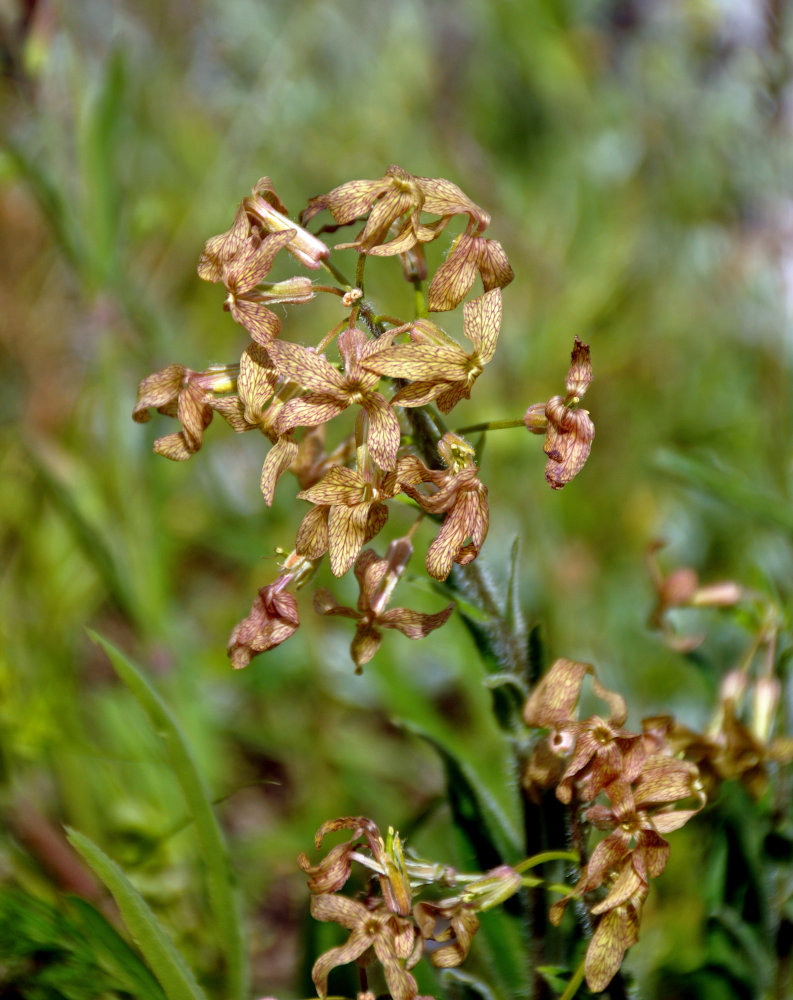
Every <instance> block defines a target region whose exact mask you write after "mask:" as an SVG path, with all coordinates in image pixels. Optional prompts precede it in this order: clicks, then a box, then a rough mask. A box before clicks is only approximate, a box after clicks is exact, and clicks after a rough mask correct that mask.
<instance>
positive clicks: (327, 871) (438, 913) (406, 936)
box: [298, 816, 523, 1000]
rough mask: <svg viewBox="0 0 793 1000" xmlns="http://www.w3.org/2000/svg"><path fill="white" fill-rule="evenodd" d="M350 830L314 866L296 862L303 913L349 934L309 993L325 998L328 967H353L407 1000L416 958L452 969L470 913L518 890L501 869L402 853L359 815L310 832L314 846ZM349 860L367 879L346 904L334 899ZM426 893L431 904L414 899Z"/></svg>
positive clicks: (509, 872) (463, 952)
mask: <svg viewBox="0 0 793 1000" xmlns="http://www.w3.org/2000/svg"><path fill="white" fill-rule="evenodd" d="M339 830H349V831H351V836H350V838H349V839H348V840H347V841H345V842H344V843H342V844H337V845H336V846H335V847H332V848H331V849H330V851H329V852H328V853H327V854H326V855H325V857H324V858H323V859H322V860H321V861H320V862H319V863H318V864H312V863H311V862H310V861H309V859H308V857H307V856H306V855H305V854H301V855H300V857H299V858H298V864H299V865H300V867H301V868H302V870H303V871H304V872H305V873H306V875H308V887H309V890H310V891H311V893H312V896H311V915H312V916H313V917H314V919H315V920H323V921H332V922H334V923H337V924H340V925H341V926H342V927H344V928H345V929H347V930H349V931H350V936H349V938H348V939H347V941H346V942H345V943H344V944H342V945H340V946H339V947H337V948H331V949H330V951H327V952H325V954H324V955H321V956H320V957H319V958H318V959H317V961H316V962H315V963H314V967H313V969H312V972H311V975H312V979H313V980H314V985H315V986H316V988H317V994H318V996H319V997H321V998H322V1000H324V998H325V997H327V995H328V975H329V973H330V972H331V970H332V969H334V968H336V966H340V965H347V964H348V963H350V962H356V963H357V964H358V966H359V967H360V968H362V969H363V968H366V967H368V966H372V965H375V964H379V966H380V967H381V969H382V974H383V977H384V979H385V985H386V987H387V989H388V992H389V994H390V995H391V997H392V998H393V1000H415V998H416V996H417V995H418V986H417V984H416V980H415V978H414V977H413V976H412V975H411V973H410V970H411V969H412V968H414V967H415V965H416V964H417V963H418V962H419V960H420V959H421V958H422V957H423V956H427V957H428V958H429V960H430V962H431V963H432V964H433V965H434V966H435V967H436V968H440V969H448V968H452V967H454V966H458V965H460V964H461V963H462V962H463V961H464V960H465V958H466V957H467V955H468V951H469V949H470V947H471V941H472V940H473V937H474V935H475V934H476V932H477V930H478V928H479V918H478V916H477V913H480V912H481V911H482V910H487V909H489V908H490V907H492V906H496V905H498V904H499V903H502V902H504V900H506V899H508V898H509V897H510V896H512V895H513V894H514V893H515V892H517V890H518V889H519V888H520V887H521V885H522V884H523V880H522V879H521V876H520V875H519V874H518V872H516V871H515V870H514V869H512V868H509V867H508V866H507V865H501V866H499V867H498V868H494V869H493V870H492V871H490V872H486V873H484V874H463V873H460V872H457V871H456V870H455V869H454V868H451V867H448V866H445V865H440V864H433V863H431V862H428V861H424V860H421V859H419V858H416V857H413V856H411V855H410V854H408V853H407V852H405V851H404V849H403V845H402V841H401V839H400V837H399V834H398V833H397V832H395V831H394V830H393V829H390V828H389V831H388V835H387V836H386V837H385V838H383V836H382V834H381V833H380V830H379V829H378V827H377V826H376V824H375V823H374V822H373V821H372V820H370V819H367V818H366V817H363V816H353V817H350V816H348V817H343V818H341V819H336V820H330V821H328V822H326V823H323V824H322V826H321V827H320V828H319V830H318V831H317V835H316V837H315V846H316V848H317V849H318V850H319V848H320V847H321V846H322V841H323V839H324V838H325V836H327V835H328V834H330V833H334V832H336V831H339ZM353 862H356V863H357V864H359V865H361V866H362V867H363V868H364V869H365V870H366V871H367V872H368V874H369V880H370V881H369V884H368V886H367V888H366V889H365V890H364V891H363V893H362V894H361V895H360V898H357V899H353V898H351V897H350V896H345V895H342V894H341V892H340V890H341V889H343V888H344V886H345V885H346V883H347V881H348V879H349V878H350V875H351V872H352V864H353ZM422 893H431V894H432V897H433V898H432V899H431V900H418V899H417V898H416V897H417V896H418V895H420V894H422Z"/></svg>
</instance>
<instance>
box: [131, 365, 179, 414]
mask: <svg viewBox="0 0 793 1000" xmlns="http://www.w3.org/2000/svg"><path fill="white" fill-rule="evenodd" d="M190 374H191V372H190V371H189V369H187V368H185V366H184V365H168V367H167V368H163V369H162V370H161V371H158V372H154V374H153V375H147V376H146V378H144V379H143V380H142V381H141V382H140V384H139V385H138V398H137V400H136V402H135V409H134V410H133V411H132V419H133V420H136V421H137V422H138V423H139V424H145V423H146V422H147V421H149V420H150V419H151V414H150V413H149V407H153V408H156V409H158V410H159V409H160V407H161V406H167V405H168V403H171V402H172V401H174V400H175V399H176V397H177V396H178V395H179V391H180V390H181V389H182V386H183V385H184V384H185V380H186V378H187V376H188V375H190Z"/></svg>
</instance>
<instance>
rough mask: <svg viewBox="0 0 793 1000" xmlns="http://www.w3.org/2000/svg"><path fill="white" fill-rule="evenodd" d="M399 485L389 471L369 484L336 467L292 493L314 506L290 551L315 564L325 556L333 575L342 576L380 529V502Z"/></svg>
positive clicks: (383, 515)
mask: <svg viewBox="0 0 793 1000" xmlns="http://www.w3.org/2000/svg"><path fill="white" fill-rule="evenodd" d="M397 492H398V483H397V477H396V474H395V473H393V472H391V473H387V474H385V475H379V476H375V477H374V479H369V478H367V477H366V476H363V475H362V474H361V473H360V472H357V471H356V470H354V469H346V468H344V467H343V466H336V467H334V468H332V469H330V471H329V472H328V473H327V475H326V476H324V477H323V478H322V479H321V480H320V481H319V482H318V483H316V484H315V485H314V486H311V487H309V488H308V489H307V490H302V491H301V492H300V493H298V494H297V496H298V499H299V500H308V501H310V502H311V503H313V504H315V505H316V506H315V507H314V509H313V510H310V511H309V512H308V514H306V516H305V517H304V518H303V521H302V522H301V524H300V527H299V529H298V532H297V539H296V541H295V546H296V548H297V550H298V551H299V552H302V553H304V554H305V555H306V556H308V557H310V558H312V559H318V558H320V556H322V555H323V554H324V553H325V552H326V551H327V552H329V554H330V568H331V571H332V573H333V574H334V576H343V575H344V574H345V573H346V572H347V570H348V569H350V567H351V566H352V565H353V563H354V562H355V560H356V558H357V556H358V553H359V552H360V551H361V549H362V548H363V546H364V545H365V544H366V543H367V542H368V541H369V540H370V539H372V538H374V537H375V535H377V534H378V532H379V531H380V530H381V529H382V527H383V526H384V525H385V522H386V520H387V518H388V508H387V507H386V505H385V500H388V499H391V498H392V497H394V496H396V494H397Z"/></svg>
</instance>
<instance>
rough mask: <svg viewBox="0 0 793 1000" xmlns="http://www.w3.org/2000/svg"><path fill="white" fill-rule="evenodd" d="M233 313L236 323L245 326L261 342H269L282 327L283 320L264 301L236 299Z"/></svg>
mask: <svg viewBox="0 0 793 1000" xmlns="http://www.w3.org/2000/svg"><path fill="white" fill-rule="evenodd" d="M231 315H232V317H233V319H234V321H235V323H239V325H240V326H242V327H245V329H246V330H247V331H248V333H249V334H250V335H251V337H252V338H253V339H254V340H255V341H256V342H257V343H259V344H263V345H266V344H269V343H270V341H271V340H272V339H273V338H274V337H277V336H278V331H279V330H280V329H281V320H280V319H279V318H278V317H277V316H276V315H275V313H274V312H272V311H271V310H270V309H268V308H267V306H266V305H265V304H264V303H263V302H254V301H251V300H249V299H242V298H240V299H234V301H233V302H232V303H231Z"/></svg>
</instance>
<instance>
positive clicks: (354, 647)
mask: <svg viewBox="0 0 793 1000" xmlns="http://www.w3.org/2000/svg"><path fill="white" fill-rule="evenodd" d="M382 641H383V636H382V633H381V632H379V631H378V630H377V629H376V628H375V627H374V625H359V626H358V628H357V629H356V630H355V635H354V636H353V639H352V643H351V644H350V656H351V657H352V661H353V663H354V664H355V666H356V667H358V668H360V667H362V666H363V665H364V664H365V663H368V662H369V661H370V660H371V659H373V658H374V656H375V655H376V653H377V651H378V649H379V648H380V644H381V643H382Z"/></svg>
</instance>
